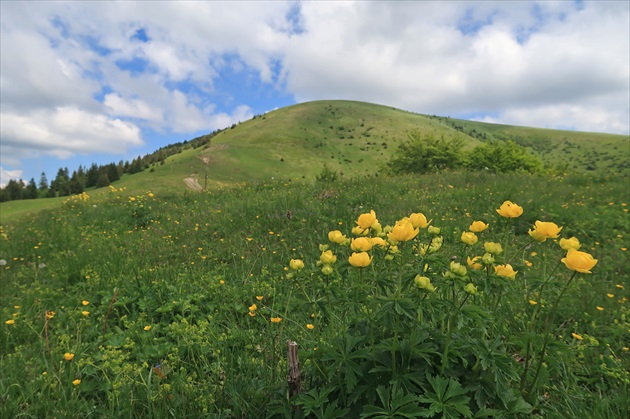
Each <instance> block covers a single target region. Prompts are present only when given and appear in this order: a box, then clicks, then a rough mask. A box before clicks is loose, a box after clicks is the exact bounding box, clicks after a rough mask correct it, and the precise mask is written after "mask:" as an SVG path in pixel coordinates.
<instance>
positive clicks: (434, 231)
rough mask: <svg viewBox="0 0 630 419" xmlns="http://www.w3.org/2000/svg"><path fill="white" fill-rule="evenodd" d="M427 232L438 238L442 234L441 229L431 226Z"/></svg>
mask: <svg viewBox="0 0 630 419" xmlns="http://www.w3.org/2000/svg"><path fill="white" fill-rule="evenodd" d="M427 232H428V233H429V234H430V235H432V236H437V235H438V234H440V227H435V226H429V227H428V228H427Z"/></svg>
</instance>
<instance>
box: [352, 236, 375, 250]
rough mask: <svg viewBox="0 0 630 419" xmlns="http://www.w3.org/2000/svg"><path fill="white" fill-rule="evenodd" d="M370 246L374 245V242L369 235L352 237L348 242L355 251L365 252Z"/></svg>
mask: <svg viewBox="0 0 630 419" xmlns="http://www.w3.org/2000/svg"><path fill="white" fill-rule="evenodd" d="M372 246H374V243H373V242H372V239H370V238H369V237H359V238H356V239H352V243H350V248H351V249H352V250H354V251H355V252H367V251H368V250H370V249H372Z"/></svg>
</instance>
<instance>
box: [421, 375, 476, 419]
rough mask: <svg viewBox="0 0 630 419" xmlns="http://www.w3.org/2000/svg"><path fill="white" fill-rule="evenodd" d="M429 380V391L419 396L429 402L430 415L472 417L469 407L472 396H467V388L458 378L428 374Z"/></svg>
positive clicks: (423, 400)
mask: <svg viewBox="0 0 630 419" xmlns="http://www.w3.org/2000/svg"><path fill="white" fill-rule="evenodd" d="M427 381H428V382H429V384H430V385H431V388H430V389H426V390H427V392H426V393H425V394H424V395H422V396H420V397H419V400H420V401H421V402H423V403H428V404H429V416H432V415H434V414H436V413H442V414H443V417H445V418H450V417H461V416H464V417H471V416H472V412H471V410H470V408H469V407H468V402H469V401H470V397H468V396H466V393H467V391H466V389H464V388H462V386H461V385H460V384H459V382H458V381H457V380H454V379H452V378H443V377H440V376H436V377H431V376H430V375H428V374H427Z"/></svg>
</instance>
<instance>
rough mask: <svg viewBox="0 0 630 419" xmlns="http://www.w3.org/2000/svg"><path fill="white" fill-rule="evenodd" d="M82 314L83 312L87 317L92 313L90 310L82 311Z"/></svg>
mask: <svg viewBox="0 0 630 419" xmlns="http://www.w3.org/2000/svg"><path fill="white" fill-rule="evenodd" d="M81 314H83V315H84V316H85V317H87V316H89V315H90V312H89V311H82V312H81Z"/></svg>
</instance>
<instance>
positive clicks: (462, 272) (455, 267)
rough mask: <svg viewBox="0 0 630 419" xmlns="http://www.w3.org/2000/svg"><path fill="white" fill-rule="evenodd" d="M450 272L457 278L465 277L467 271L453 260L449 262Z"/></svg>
mask: <svg viewBox="0 0 630 419" xmlns="http://www.w3.org/2000/svg"><path fill="white" fill-rule="evenodd" d="M450 270H451V272H453V273H454V274H455V275H458V276H466V272H467V269H466V267H465V266H463V265H462V264H461V263H459V262H455V261H454V260H453V261H451V265H450Z"/></svg>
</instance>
